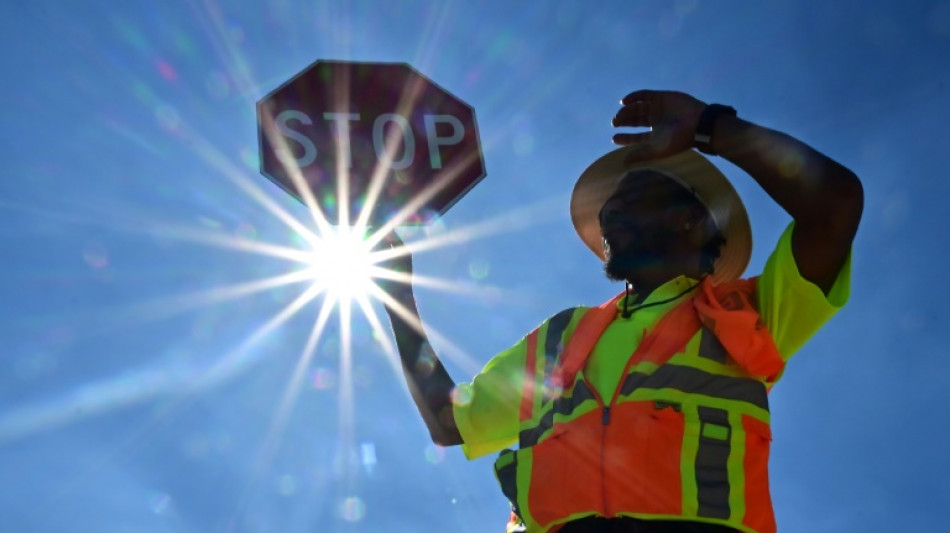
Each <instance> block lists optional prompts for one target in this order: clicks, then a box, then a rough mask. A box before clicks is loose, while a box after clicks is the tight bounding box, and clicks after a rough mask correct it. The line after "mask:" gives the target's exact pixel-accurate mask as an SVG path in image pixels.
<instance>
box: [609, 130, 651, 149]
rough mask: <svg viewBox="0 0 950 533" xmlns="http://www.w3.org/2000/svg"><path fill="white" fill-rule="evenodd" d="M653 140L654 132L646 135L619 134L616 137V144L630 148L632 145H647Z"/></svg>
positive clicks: (614, 138)
mask: <svg viewBox="0 0 950 533" xmlns="http://www.w3.org/2000/svg"><path fill="white" fill-rule="evenodd" d="M652 139H653V133H652V132H645V133H618V134H616V135H614V137H613V140H614V144H619V145H620V146H630V145H631V144H639V145H647V144H649V143H650V141H651V140H652Z"/></svg>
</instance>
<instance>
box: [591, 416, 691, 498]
mask: <svg viewBox="0 0 950 533" xmlns="http://www.w3.org/2000/svg"><path fill="white" fill-rule="evenodd" d="M614 412H615V413H616V415H615V417H614V420H615V422H614V423H613V424H611V426H610V430H609V432H608V437H607V442H606V450H605V453H606V460H607V463H606V465H605V472H604V474H605V476H606V483H607V495H608V510H610V511H611V512H612V513H616V512H624V511H626V512H636V513H643V514H656V515H679V514H680V513H681V511H682V507H683V506H682V481H681V476H680V456H681V449H682V446H683V435H684V418H683V413H682V412H681V411H680V410H679V406H678V405H677V404H674V403H665V404H663V403H660V404H654V402H649V401H647V402H643V401H631V402H622V403H619V404H617V405H616V406H615V407H614Z"/></svg>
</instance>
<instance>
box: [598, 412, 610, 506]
mask: <svg viewBox="0 0 950 533" xmlns="http://www.w3.org/2000/svg"><path fill="white" fill-rule="evenodd" d="M601 421H602V422H603V425H602V426H601V428H602V430H601V440H600V493H601V494H603V495H604V514H605V515H606V516H607V518H610V514H611V513H610V511H609V510H608V509H607V466H606V464H605V462H606V459H607V458H606V455H607V426H609V425H610V406H609V405H604V411H603V418H602V419H601Z"/></svg>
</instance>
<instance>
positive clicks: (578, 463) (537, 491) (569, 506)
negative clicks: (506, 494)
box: [516, 409, 603, 527]
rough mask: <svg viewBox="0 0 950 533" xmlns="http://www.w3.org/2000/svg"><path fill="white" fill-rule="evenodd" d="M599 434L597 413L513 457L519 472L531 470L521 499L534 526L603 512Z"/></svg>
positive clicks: (558, 428)
mask: <svg viewBox="0 0 950 533" xmlns="http://www.w3.org/2000/svg"><path fill="white" fill-rule="evenodd" d="M602 435H603V426H602V424H601V411H600V409H596V410H594V411H590V412H587V413H585V414H583V415H580V416H578V417H577V418H575V419H573V420H571V421H570V422H568V423H559V424H555V425H554V428H553V431H552V432H551V434H550V436H548V437H547V438H545V439H544V440H542V441H541V442H539V443H538V444H536V445H534V446H532V447H530V448H524V449H521V450H518V452H516V453H517V454H518V462H519V468H520V469H522V471H524V470H530V473H528V474H527V475H528V476H530V480H531V481H530V489H528V488H525V487H522V488H521V490H527V494H526V495H523V496H522V498H523V501H525V502H526V506H527V513H526V514H527V515H530V517H531V519H532V520H533V521H534V522H536V523H538V524H540V525H541V526H542V527H547V526H549V525H551V524H553V523H556V522H559V521H563V520H564V519H566V518H567V517H568V516H571V515H574V514H577V513H589V514H594V513H602V510H603V492H602V485H601V482H600V476H599V472H600V470H601V447H600V446H601V439H602ZM527 454H530V455H527ZM521 479H524V477H521Z"/></svg>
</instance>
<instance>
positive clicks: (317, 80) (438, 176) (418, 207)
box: [257, 60, 485, 227]
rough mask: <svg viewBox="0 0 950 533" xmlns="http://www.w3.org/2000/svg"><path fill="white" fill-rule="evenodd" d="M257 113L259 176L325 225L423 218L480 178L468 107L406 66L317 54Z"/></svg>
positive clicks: (418, 221) (430, 217) (421, 221)
mask: <svg viewBox="0 0 950 533" xmlns="http://www.w3.org/2000/svg"><path fill="white" fill-rule="evenodd" d="M257 120H258V138H259V142H260V160H261V173H262V174H263V175H264V176H265V177H267V178H268V179H269V180H271V181H272V182H274V183H275V184H277V185H278V186H280V187H281V188H282V189H284V190H285V191H286V192H288V193H289V194H291V195H292V196H294V197H295V198H297V199H298V200H300V201H302V202H304V203H305V204H306V203H307V202H306V200H307V197H308V196H310V197H312V198H313V200H314V204H315V206H316V207H319V208H320V209H321V211H322V212H323V215H324V216H325V217H326V219H327V221H328V222H330V224H333V225H339V224H353V223H354V222H355V221H357V220H361V221H364V222H366V223H368V224H369V225H370V226H374V227H378V226H380V225H382V224H384V223H386V222H389V221H391V220H392V219H393V218H394V217H395V218H397V222H398V223H400V224H425V223H428V222H430V221H432V220H433V219H434V218H436V217H437V216H439V215H441V214H444V213H445V212H446V210H448V209H449V208H450V207H452V205H454V204H455V202H457V201H458V200H459V199H460V198H461V197H462V196H464V195H465V193H466V192H468V191H469V190H470V189H471V188H472V187H474V186H475V185H476V184H477V183H478V182H479V181H481V179H482V178H484V177H485V164H484V159H483V157H482V152H481V146H480V143H479V139H478V130H477V127H476V124H475V112H474V110H473V109H472V108H471V107H470V106H469V105H468V104H466V103H465V102H463V101H462V100H460V99H458V98H456V97H455V96H454V95H452V94H451V93H449V92H447V91H446V90H445V89H443V88H441V87H440V86H438V85H436V84H435V83H433V82H432V81H431V80H429V79H428V78H426V77H425V76H423V75H422V74H420V73H419V72H418V71H417V70H415V69H414V68H412V67H411V66H409V65H408V64H405V63H358V62H343V61H322V60H321V61H317V62H315V63H313V64H312V65H310V66H309V67H307V68H305V69H304V70H302V71H301V72H300V73H298V74H297V75H296V76H294V77H293V78H291V79H290V80H289V81H288V82H286V83H284V84H283V85H281V86H280V87H278V88H277V89H275V90H273V91H271V92H270V93H269V94H268V95H267V96H265V97H264V98H263V99H261V100H260V101H258V102H257Z"/></svg>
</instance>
